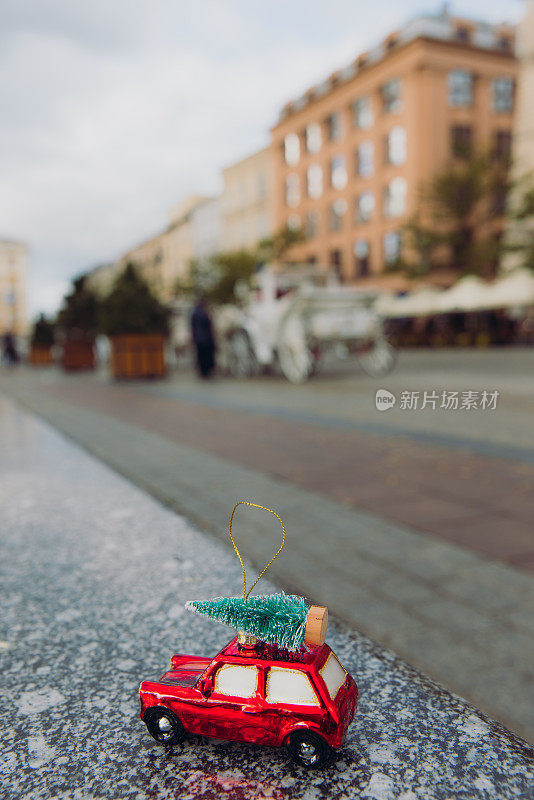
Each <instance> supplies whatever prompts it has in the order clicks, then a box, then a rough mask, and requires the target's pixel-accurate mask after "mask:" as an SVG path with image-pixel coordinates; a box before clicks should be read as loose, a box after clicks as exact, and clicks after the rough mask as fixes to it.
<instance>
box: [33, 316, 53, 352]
mask: <svg viewBox="0 0 534 800" xmlns="http://www.w3.org/2000/svg"><path fill="white" fill-rule="evenodd" d="M54 340H55V331H54V323H53V322H52V321H51V320H49V319H47V318H46V317H45V315H44V314H41V315H40V316H39V317H38V318H37V319H36V321H35V323H34V325H33V330H32V335H31V339H30V341H31V344H33V345H37V346H39V345H40V346H42V347H51V346H52V345H53V344H54Z"/></svg>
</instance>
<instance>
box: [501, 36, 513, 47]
mask: <svg viewBox="0 0 534 800" xmlns="http://www.w3.org/2000/svg"><path fill="white" fill-rule="evenodd" d="M499 47H500V48H501V50H511V49H512V41H511V39H509V38H508V36H501V38H500V39H499Z"/></svg>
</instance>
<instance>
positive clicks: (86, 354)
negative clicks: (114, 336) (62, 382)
mask: <svg viewBox="0 0 534 800" xmlns="http://www.w3.org/2000/svg"><path fill="white" fill-rule="evenodd" d="M95 365H96V359H95V347H94V341H92V340H87V341H84V340H83V339H72V340H67V341H66V342H65V343H64V344H63V353H62V355H61V366H62V367H63V369H64V370H66V371H67V372H70V371H72V370H78V369H94V368H95Z"/></svg>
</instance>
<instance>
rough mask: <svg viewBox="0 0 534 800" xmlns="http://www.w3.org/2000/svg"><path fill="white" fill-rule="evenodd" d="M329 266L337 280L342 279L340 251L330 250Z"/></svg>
mask: <svg viewBox="0 0 534 800" xmlns="http://www.w3.org/2000/svg"><path fill="white" fill-rule="evenodd" d="M329 260H330V265H331V266H332V267H333V268H334V272H335V273H336V275H337V277H338V279H339V280H341V278H342V264H343V256H342V253H341V250H330V259H329Z"/></svg>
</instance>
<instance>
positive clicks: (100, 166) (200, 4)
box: [0, 0, 523, 313]
mask: <svg viewBox="0 0 534 800" xmlns="http://www.w3.org/2000/svg"><path fill="white" fill-rule="evenodd" d="M522 5H523V4H522V0H456V2H453V3H452V10H453V11H454V12H456V13H460V14H462V13H464V14H466V15H469V16H475V17H478V18H483V19H490V20H492V21H495V22H497V21H502V20H510V21H517V20H518V19H519V18H520V16H521V13H522ZM438 7H439V3H438V2H436V0H374V2H372V3H369V2H364V0H91V1H90V2H87V0H0V109H1V114H0V161H1V164H0V167H1V169H0V236H4V237H6V238H13V239H20V240H22V241H25V242H27V244H28V245H29V247H30V254H31V267H30V303H31V309H32V313H34V312H35V311H36V310H37V309H45V310H46V311H53V310H54V309H55V308H56V306H57V304H58V302H59V300H60V298H61V296H62V294H63V292H64V291H65V289H66V286H67V284H68V281H69V279H70V278H71V277H72V276H73V275H74V274H76V273H79V272H80V271H82V270H84V269H87V268H88V267H90V266H92V265H94V264H96V263H98V262H101V261H106V260H112V259H113V258H115V257H116V256H117V255H118V254H120V252H121V251H123V250H124V249H126V248H128V247H130V246H131V245H133V244H134V243H136V242H137V241H140V240H142V239H143V238H146V237H147V236H149V235H150V234H152V233H153V232H156V231H157V230H158V229H159V228H161V227H163V226H164V225H165V224H166V218H167V216H166V215H167V212H168V208H169V207H170V206H171V205H172V204H173V203H175V202H176V201H178V200H179V199H181V198H182V197H184V196H186V195H187V194H189V193H192V192H195V193H214V192H217V191H218V190H219V189H220V170H221V168H222V167H224V166H226V165H228V164H230V163H232V162H233V161H234V160H238V159H239V158H241V157H242V156H244V155H247V154H248V153H250V152H253V151H254V150H255V149H257V148H260V147H262V146H264V145H265V144H267V142H268V130H269V127H270V126H271V125H272V124H273V123H274V122H275V120H276V116H277V112H278V110H279V109H280V107H281V106H282V105H283V103H284V102H286V101H287V100H288V99H291V98H292V97H293V96H295V95H296V94H298V93H299V92H301V91H303V90H304V89H306V88H307V87H308V86H309V85H311V84H313V83H316V82H317V81H319V80H321V79H322V78H323V77H324V76H325V75H326V74H328V72H329V71H332V70H333V69H335V68H337V67H339V66H342V65H343V64H344V63H346V62H349V61H350V60H352V59H353V58H354V57H355V56H356V55H357V54H358V52H359V51H360V50H362V49H367V48H368V47H369V46H371V45H372V44H373V43H374V42H376V41H377V40H379V39H380V38H382V37H383V36H384V35H386V34H387V33H388V32H389V31H390V30H391V29H393V28H394V27H396V26H398V25H400V24H402V22H403V21H405V20H406V19H407V18H409V17H411V16H413V15H414V14H416V13H419V12H422V11H435V10H437V8H438Z"/></svg>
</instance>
